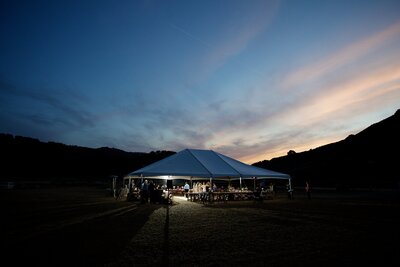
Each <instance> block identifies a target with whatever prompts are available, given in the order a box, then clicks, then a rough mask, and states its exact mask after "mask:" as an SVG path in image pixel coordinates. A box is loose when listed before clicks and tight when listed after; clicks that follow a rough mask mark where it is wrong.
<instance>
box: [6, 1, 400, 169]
mask: <svg viewBox="0 0 400 267" xmlns="http://www.w3.org/2000/svg"><path fill="white" fill-rule="evenodd" d="M0 34H1V35H0V36H1V42H0V132H3V133H10V134H14V135H23V136H30V137H33V138H38V139H40V140H41V141H45V142H46V141H55V142H61V143H65V144H71V145H79V146H86V147H93V148H96V147H103V146H108V147H114V148H119V149H123V150H125V151H140V152H150V151H152V150H173V151H180V150H181V149H184V148H200V149H213V150H215V151H218V152H220V153H223V154H226V155H228V156H230V157H234V158H237V159H239V160H242V161H244V162H246V163H254V162H256V161H259V160H264V159H271V158H273V157H277V156H283V155H286V153H287V151H289V150H291V149H292V150H295V151H297V152H301V151H305V150H309V149H312V148H316V147H318V146H321V145H324V144H327V143H331V142H336V141H339V140H341V139H343V138H345V137H347V136H348V135H349V134H355V133H357V132H359V131H361V130H362V129H364V128H366V127H368V126H369V125H370V124H372V123H375V122H377V121H380V120H382V119H384V118H386V117H388V116H390V115H392V114H393V113H394V112H395V111H396V110H397V109H398V108H399V103H400V1H382V0H379V1H378V0H374V1H366V0H363V1H361V0H360V1H348V0H347V1H340V0H334V1H300V0H298V1H296V0H291V1H284V0H283V1H255V0H249V1H234V0H229V1H216V0H213V1H196V0H193V1H71V0H70V1H61V0H60V1H56V0H54V1H17V0H13V1H7V0H6V1H1V3H0Z"/></svg>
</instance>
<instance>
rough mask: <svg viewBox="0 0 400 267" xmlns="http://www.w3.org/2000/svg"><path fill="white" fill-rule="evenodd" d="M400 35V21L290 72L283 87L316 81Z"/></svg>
mask: <svg viewBox="0 0 400 267" xmlns="http://www.w3.org/2000/svg"><path fill="white" fill-rule="evenodd" d="M399 35H400V22H396V23H394V24H392V25H390V26H389V27H388V28H386V29H385V30H383V31H381V32H378V33H375V34H373V35H371V36H368V37H366V38H364V39H362V40H359V41H357V42H355V43H352V44H350V45H349V46H347V47H344V48H342V49H341V50H339V51H337V52H336V53H334V54H332V55H329V56H327V57H325V58H322V59H321V60H319V61H317V62H315V63H313V64H310V65H309V66H305V67H302V68H301V69H300V70H297V71H295V72H292V73H289V74H288V75H287V76H286V77H285V78H284V83H283V86H282V87H283V88H295V87H296V86H297V85H299V84H303V83H306V82H310V81H314V80H317V79H320V78H322V77H323V76H325V75H328V74H330V73H332V72H334V71H335V70H337V69H339V68H340V67H343V66H344V65H347V64H349V63H351V62H353V61H355V60H357V59H359V58H361V57H362V56H365V55H367V54H369V53H371V52H373V51H374V50H375V49H377V48H378V47H380V46H383V45H385V44H386V43H387V42H388V41H390V40H392V39H394V38H395V37H398V36H399Z"/></svg>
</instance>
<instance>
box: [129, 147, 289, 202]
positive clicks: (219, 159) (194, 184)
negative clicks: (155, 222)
mask: <svg viewBox="0 0 400 267" xmlns="http://www.w3.org/2000/svg"><path fill="white" fill-rule="evenodd" d="M265 179H268V180H286V181H287V186H288V189H289V190H291V177H290V176H289V175H288V174H284V173H280V172H275V171H271V170H267V169H263V168H258V167H255V166H252V165H248V164H245V163H243V162H240V161H238V160H236V159H233V158H230V157H228V156H225V155H223V154H220V153H218V152H215V151H213V150H199V149H185V150H182V151H180V152H178V153H176V154H174V155H171V156H169V157H167V158H164V159H162V160H160V161H157V162H155V163H153V164H150V165H148V166H146V167H143V168H141V169H139V170H136V171H134V172H131V173H129V174H128V175H127V176H125V177H124V184H125V186H126V187H127V188H128V189H129V192H130V193H131V194H137V196H139V192H140V186H141V184H142V183H143V181H145V180H149V181H150V180H152V181H157V183H158V185H161V186H162V189H163V190H164V191H165V190H167V191H168V192H170V193H171V192H172V193H174V194H176V193H177V192H183V187H180V186H175V185H174V181H175V182H177V181H179V182H181V181H186V182H188V183H189V185H190V190H189V192H188V193H187V194H185V195H186V197H187V198H188V200H192V201H197V200H203V201H204V199H207V200H208V201H217V200H224V201H226V200H230V199H248V198H251V197H253V196H254V194H255V192H258V191H260V190H262V191H264V190H265V192H268V190H270V189H269V188H262V187H266V186H260V185H263V180H265ZM256 184H259V185H256ZM224 185H225V186H224Z"/></svg>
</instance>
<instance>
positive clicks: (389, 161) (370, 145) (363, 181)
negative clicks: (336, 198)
mask: <svg viewBox="0 0 400 267" xmlns="http://www.w3.org/2000/svg"><path fill="white" fill-rule="evenodd" d="M399 137H400V109H399V110H397V111H396V112H395V113H394V114H393V115H391V116H389V117H387V118H385V119H383V120H381V121H379V122H376V123H373V124H371V125H370V126H368V127H366V128H365V129H363V130H362V131H360V132H358V133H357V134H351V135H349V136H347V137H346V138H345V139H343V140H340V141H337V142H333V143H329V144H326V145H323V146H320V147H317V148H314V149H310V150H308V151H303V152H299V153H296V152H294V151H291V153H289V152H288V155H286V156H281V157H277V158H273V159H271V160H269V161H268V160H264V161H259V162H256V163H254V164H253V165H254V166H258V167H262V168H267V169H271V170H275V171H281V172H285V173H288V174H290V175H291V176H292V178H293V181H294V183H295V184H297V185H301V184H304V183H305V181H312V183H313V184H314V185H318V186H336V187H337V188H354V187H369V188H373V187H391V188H392V187H398V186H399V185H400V177H399V175H398V174H397V171H396V164H398V163H396V157H395V156H394V155H395V153H397V152H398V151H399V149H400V138H399Z"/></svg>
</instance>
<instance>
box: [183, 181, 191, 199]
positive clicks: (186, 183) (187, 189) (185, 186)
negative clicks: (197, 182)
mask: <svg viewBox="0 0 400 267" xmlns="http://www.w3.org/2000/svg"><path fill="white" fill-rule="evenodd" d="M189 189H190V185H189V184H188V182H185V185H184V186H183V190H184V191H185V197H186V198H187V197H188V193H189Z"/></svg>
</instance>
